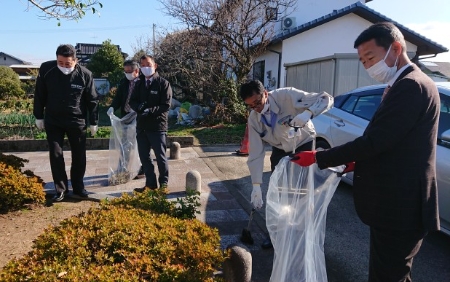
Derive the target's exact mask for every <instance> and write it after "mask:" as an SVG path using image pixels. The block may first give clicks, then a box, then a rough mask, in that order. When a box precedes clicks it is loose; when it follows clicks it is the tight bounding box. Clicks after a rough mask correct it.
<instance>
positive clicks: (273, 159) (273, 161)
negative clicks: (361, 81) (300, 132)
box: [270, 141, 313, 172]
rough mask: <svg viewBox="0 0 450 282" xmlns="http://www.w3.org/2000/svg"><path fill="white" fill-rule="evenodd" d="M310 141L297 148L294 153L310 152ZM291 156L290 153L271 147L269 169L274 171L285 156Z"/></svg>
mask: <svg viewBox="0 0 450 282" xmlns="http://www.w3.org/2000/svg"><path fill="white" fill-rule="evenodd" d="M312 143H313V142H312V141H310V142H308V143H305V144H303V145H301V146H298V147H297V149H295V152H296V153H298V152H301V151H311V150H312ZM290 154H292V152H285V151H284V150H281V149H278V148H277V147H273V146H272V154H271V155H270V168H271V170H272V172H273V171H274V170H275V167H276V166H277V164H278V163H279V162H280V160H281V159H282V158H284V157H286V156H289V155H290Z"/></svg>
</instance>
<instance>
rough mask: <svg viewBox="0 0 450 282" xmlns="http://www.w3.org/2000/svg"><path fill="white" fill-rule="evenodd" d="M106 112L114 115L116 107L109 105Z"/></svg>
mask: <svg viewBox="0 0 450 282" xmlns="http://www.w3.org/2000/svg"><path fill="white" fill-rule="evenodd" d="M106 114H107V115H108V116H112V115H113V114H114V108H113V107H109V109H108V111H107V112H106Z"/></svg>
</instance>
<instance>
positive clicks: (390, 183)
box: [294, 23, 440, 282]
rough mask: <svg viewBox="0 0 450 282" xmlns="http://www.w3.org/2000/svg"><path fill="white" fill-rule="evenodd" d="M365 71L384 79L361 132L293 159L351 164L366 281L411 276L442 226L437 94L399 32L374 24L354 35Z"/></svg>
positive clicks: (391, 26) (321, 165) (325, 164)
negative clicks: (365, 238)
mask: <svg viewBox="0 0 450 282" xmlns="http://www.w3.org/2000/svg"><path fill="white" fill-rule="evenodd" d="M354 47H355V48H356V49H357V50H358V55H359V58H360V61H361V63H362V64H363V66H364V67H365V69H366V70H367V72H368V73H369V75H370V76H371V77H372V78H374V79H376V80H378V81H379V82H382V83H386V84H388V87H387V88H386V90H385V93H384V94H383V97H382V101H381V104H380V106H379V107H378V109H377V111H376V112H375V114H374V116H373V117H372V120H371V121H370V122H369V124H368V125H367V128H366V130H365V131H364V134H363V136H361V137H359V138H356V139H355V140H354V141H351V142H348V143H346V144H344V145H341V146H338V147H334V148H332V149H329V150H326V151H320V152H319V151H318V152H317V153H316V152H312V151H309V152H302V153H299V154H297V155H296V158H295V160H294V161H295V162H296V163H298V164H300V165H303V166H308V165H311V164H313V163H315V162H317V165H318V166H319V168H321V169H323V168H326V167H332V166H337V165H341V164H345V163H349V162H355V163H354V170H355V173H354V177H353V184H354V185H353V186H354V190H353V191H354V195H353V197H354V202H355V208H356V212H357V213H358V216H359V218H360V219H361V220H362V221H363V222H364V223H365V224H367V225H369V227H370V260H369V281H370V282H374V281H379V282H390V281H396V282H397V281H411V267H412V262H413V258H414V256H415V255H416V254H417V253H418V251H419V249H420V246H421V245H422V241H423V238H424V237H425V235H426V234H427V232H429V231H434V230H439V216H438V201H437V199H438V198H437V187H436V140H437V127H438V119H439V109H440V102H439V92H438V90H437V88H436V85H435V84H434V82H433V81H432V80H431V79H430V78H429V77H428V76H427V75H426V74H424V73H423V72H422V71H421V70H420V69H419V68H418V67H417V66H416V65H415V64H413V63H412V62H411V61H410V60H409V58H408V55H407V53H406V43H405V39H404V38H403V35H402V34H401V32H400V30H398V28H397V27H396V26H395V25H394V24H392V23H377V24H375V25H372V26H370V27H369V28H368V29H366V30H365V31H363V32H362V33H361V34H360V35H359V36H358V38H357V39H356V41H355V45H354Z"/></svg>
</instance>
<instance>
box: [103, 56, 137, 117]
mask: <svg viewBox="0 0 450 282" xmlns="http://www.w3.org/2000/svg"><path fill="white" fill-rule="evenodd" d="M123 72H124V74H125V77H124V78H123V79H122V80H120V82H119V86H118V87H117V91H116V95H115V96H114V98H113V100H112V102H111V106H110V108H109V109H108V112H109V111H112V112H114V111H116V110H117V109H119V108H120V117H124V116H125V115H126V114H128V113H130V112H131V111H133V110H132V109H131V107H130V97H131V92H133V89H134V84H135V83H136V81H138V80H139V64H138V63H137V62H136V61H133V60H126V61H125V62H123Z"/></svg>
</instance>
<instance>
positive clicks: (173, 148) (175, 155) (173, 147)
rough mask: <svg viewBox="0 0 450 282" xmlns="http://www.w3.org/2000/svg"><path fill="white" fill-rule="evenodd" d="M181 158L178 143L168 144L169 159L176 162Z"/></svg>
mask: <svg viewBox="0 0 450 282" xmlns="http://www.w3.org/2000/svg"><path fill="white" fill-rule="evenodd" d="M180 157H181V145H180V143H178V142H172V143H171V144H170V159H171V160H178V159H180Z"/></svg>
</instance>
